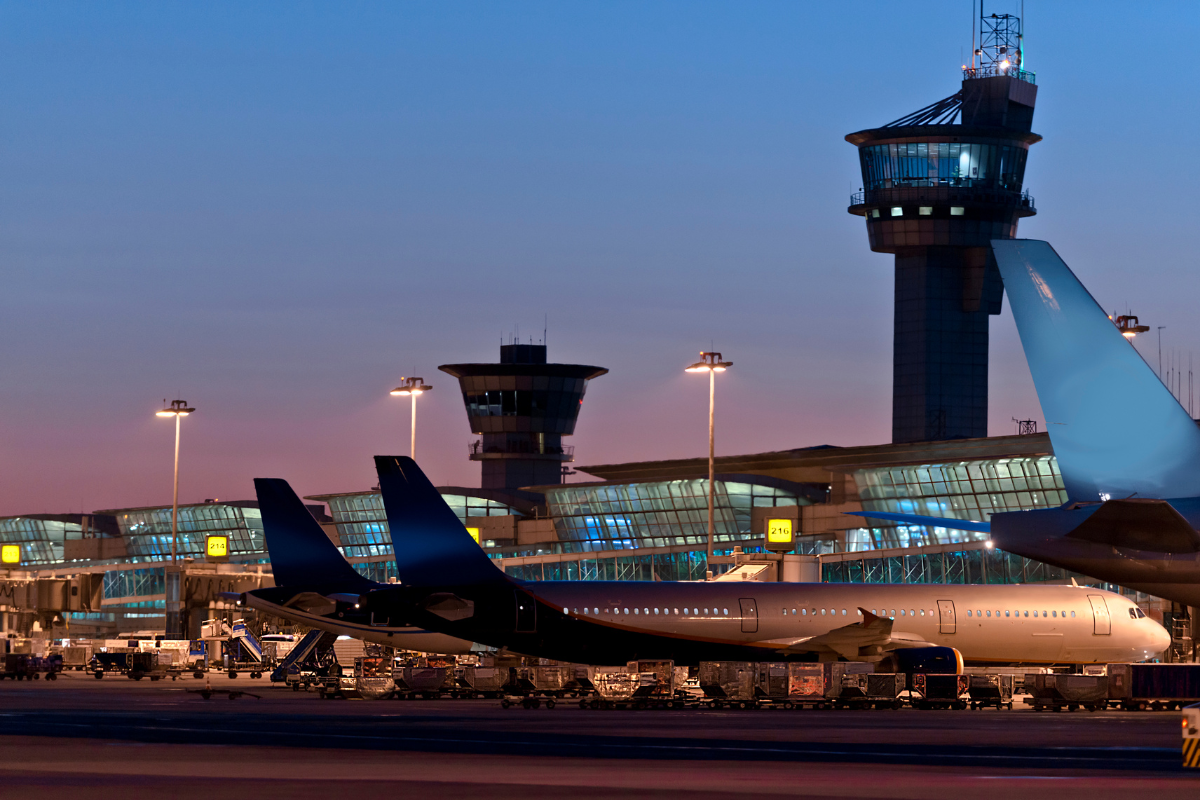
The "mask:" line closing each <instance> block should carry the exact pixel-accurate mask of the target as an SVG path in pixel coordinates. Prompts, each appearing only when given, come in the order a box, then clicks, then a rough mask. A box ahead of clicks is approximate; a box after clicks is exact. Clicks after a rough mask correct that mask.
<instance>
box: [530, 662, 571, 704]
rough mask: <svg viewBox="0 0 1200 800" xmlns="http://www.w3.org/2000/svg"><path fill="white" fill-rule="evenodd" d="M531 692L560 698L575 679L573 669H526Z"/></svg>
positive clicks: (543, 667) (538, 667)
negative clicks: (531, 686)
mask: <svg viewBox="0 0 1200 800" xmlns="http://www.w3.org/2000/svg"><path fill="white" fill-rule="evenodd" d="M526 669H527V670H528V675H529V682H530V683H532V684H533V691H534V692H536V693H538V694H547V695H554V696H556V697H557V696H561V695H563V694H566V693H567V691H568V690H569V688H570V685H571V683H572V681H574V679H575V668H574V667H571V666H537V667H526Z"/></svg>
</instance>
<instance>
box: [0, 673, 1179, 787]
mask: <svg viewBox="0 0 1200 800" xmlns="http://www.w3.org/2000/svg"><path fill="white" fill-rule="evenodd" d="M210 685H211V687H212V688H213V689H217V690H229V689H234V690H238V691H242V692H246V693H247V694H243V695H242V696H240V697H238V698H237V699H234V700H232V701H231V700H230V699H228V694H227V692H226V693H223V694H217V695H215V696H213V697H212V699H209V700H205V699H203V698H202V697H201V695H199V694H197V693H196V692H195V690H197V689H199V688H201V687H203V686H204V681H202V680H196V679H193V678H191V677H187V678H182V679H180V680H178V681H171V680H163V681H158V682H150V681H148V680H142V681H136V682H135V681H131V680H129V679H127V678H125V677H120V676H109V677H106V678H105V679H104V680H102V681H97V680H95V679H93V678H92V677H91V676H89V675H86V674H83V673H64V674H63V675H62V676H61V677H60V679H59V680H57V681H53V682H46V681H33V682H15V681H11V680H10V681H2V682H0V797H3V796H6V795H9V794H12V795H13V796H16V795H18V794H20V795H27V794H28V793H29V792H30V791H31V790H34V789H42V790H44V789H47V788H49V789H56V788H61V789H71V788H75V787H80V788H83V787H86V788H87V791H88V796H89V800H92V798H109V797H112V798H117V797H121V798H129V797H131V796H132V797H139V796H149V795H151V794H159V793H170V795H171V796H173V797H177V798H184V799H186V798H191V797H196V798H201V797H204V798H206V800H211V798H212V797H213V796H214V793H218V796H224V794H225V793H227V792H233V791H238V792H242V791H251V792H252V793H253V794H254V795H257V796H259V797H264V798H273V797H277V796H278V797H288V798H307V797H327V796H328V795H329V793H330V792H339V790H344V789H345V788H346V786H347V784H352V785H353V787H354V791H355V792H373V791H379V792H389V793H394V792H396V790H397V789H400V790H403V791H406V792H439V793H445V792H453V793H454V795H455V796H467V797H473V796H483V795H486V796H487V797H489V798H508V797H513V798H517V797H520V798H527V799H529V798H543V797H546V798H549V797H555V798H558V797H562V796H563V795H564V794H567V793H569V794H570V795H572V796H573V797H575V798H579V800H583V799H585V798H587V799H589V800H590V798H599V797H645V798H658V797H678V796H680V795H681V794H684V793H686V794H688V795H695V796H697V797H699V798H724V797H745V796H755V795H787V796H793V797H810V798H825V797H829V798H833V797H847V798H853V797H864V798H866V797H870V798H880V797H897V798H928V797H930V796H931V795H933V796H937V795H938V794H940V793H941V792H947V793H952V794H953V795H961V794H963V793H969V794H970V796H971V797H972V798H973V800H974V798H979V800H988V799H990V798H993V797H994V798H1010V797H1013V796H1015V795H1017V794H1018V793H1019V794H1020V795H1022V796H1023V797H1026V798H1039V797H1053V798H1055V800H1068V798H1075V797H1079V798H1088V800H1099V799H1100V798H1106V797H1126V796H1128V795H1129V794H1130V793H1131V792H1145V791H1163V792H1177V793H1183V794H1182V796H1200V774H1194V775H1193V774H1191V773H1190V772H1185V771H1184V770H1183V769H1182V768H1181V766H1180V722H1179V720H1180V715H1179V714H1178V712H1124V711H1103V712H1085V711H1080V712H1075V713H1071V712H1062V713H1051V712H1042V713H1035V712H1033V711H1031V710H1028V709H1022V708H1021V707H1020V706H1018V707H1017V709H1015V710H1013V711H996V710H980V711H969V710H967V711H920V710H913V709H901V710H898V711H891V710H888V711H848V710H846V711H838V710H830V711H815V710H806V711H784V710H765V709H764V710H756V711H755V710H746V711H736V710H709V709H683V710H643V711H633V710H630V711H601V710H583V709H580V708H579V707H578V705H577V704H575V703H571V702H569V701H564V702H562V703H560V704H559V705H558V706H557V707H556V708H554V709H553V710H547V709H545V708H541V709H537V710H530V709H522V708H520V707H519V706H517V707H513V708H510V709H502V708H501V707H500V704H499V702H498V701H496V700H424V701H423V700H376V701H366V700H346V701H340V700H339V701H330V700H321V699H319V698H318V696H317V695H316V694H315V693H305V692H292V691H290V690H288V689H286V688H284V687H282V686H278V685H272V684H270V682H269V681H267V680H266V679H259V680H251V679H248V678H238V679H236V680H230V679H229V678H227V677H225V676H224V675H214V676H213V677H211V678H210ZM188 690H192V691H188ZM253 695H258V697H255V696H253ZM1197 772H1198V773H1200V771H1197Z"/></svg>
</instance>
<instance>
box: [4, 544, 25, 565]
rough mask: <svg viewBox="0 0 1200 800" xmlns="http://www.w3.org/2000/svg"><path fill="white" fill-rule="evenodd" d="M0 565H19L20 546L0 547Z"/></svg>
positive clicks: (8, 545)
mask: <svg viewBox="0 0 1200 800" xmlns="http://www.w3.org/2000/svg"><path fill="white" fill-rule="evenodd" d="M0 563H2V564H20V563H21V545H19V544H6V545H4V546H2V547H0Z"/></svg>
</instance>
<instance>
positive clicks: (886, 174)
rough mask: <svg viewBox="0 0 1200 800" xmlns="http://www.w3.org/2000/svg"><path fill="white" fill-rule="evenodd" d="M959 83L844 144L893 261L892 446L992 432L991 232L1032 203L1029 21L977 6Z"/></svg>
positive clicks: (1012, 231)
mask: <svg viewBox="0 0 1200 800" xmlns="http://www.w3.org/2000/svg"><path fill="white" fill-rule="evenodd" d="M978 33H979V40H978V43H977V44H976V46H975V47H973V48H972V50H973V53H974V55H973V57H972V60H971V66H969V67H968V66H964V67H963V76H962V88H961V89H959V91H958V92H956V93H955V94H953V95H951V96H950V97H947V98H945V99H944V100H939V101H938V102H936V103H934V104H932V105H929V106H926V107H925V108H922V109H920V110H919V111H915V112H913V113H912V114H909V115H908V116H905V117H901V118H900V119H898V120H896V121H895V122H889V123H888V124H887V125H884V126H882V127H879V128H870V129H868V130H863V131H858V132H857V133H852V134H850V135H849V136H847V137H846V141H848V142H850V143H851V144H853V145H854V146H855V147H857V148H858V155H859V161H860V163H861V165H862V179H863V187H862V190H861V191H860V192H859V193H858V194H855V195H853V196H852V197H851V200H850V208H849V209H848V210H849V212H850V213H851V214H857V215H858V216H860V217H863V218H865V220H866V223H867V238H868V240H869V241H870V244H871V249H872V250H874V251H875V252H877V253H892V254H894V255H895V259H896V261H895V264H896V295H895V320H894V326H895V332H894V339H893V353H892V441H893V442H920V441H930V440H938V439H959V438H969V437H979V436H987V411H988V404H987V393H988V316H989V315H991V314H999V313H1000V308H1001V302H1002V301H1003V297H1004V286H1003V283H1002V282H1001V279H1000V272H999V270H998V269H997V267H996V262H995V258H994V257H993V256H992V250H991V245H990V244H989V242H990V241H991V240H992V239H1012V238H1015V237H1016V235H1017V221H1018V220H1020V219H1021V218H1022V217H1029V216H1033V215H1034V214H1035V213H1037V212H1036V209H1035V208H1034V204H1033V198H1032V197H1030V196H1029V193H1028V192H1027V191H1024V190H1023V182H1024V179H1025V158H1026V156H1027V155H1028V153H1029V146H1030V145H1032V144H1034V143H1035V142H1038V141H1041V138H1042V137H1040V136H1038V135H1037V134H1036V133H1032V132H1031V128H1032V125H1033V107H1034V103H1035V102H1036V100H1037V84H1036V76H1035V75H1034V73H1032V72H1028V71H1026V70H1025V69H1024V67H1023V63H1022V62H1023V52H1022V29H1021V20H1020V18H1019V17H1016V16H1014V15H1011V14H990V15H987V16H984V15H983V14H981V15H980V24H979V32H978Z"/></svg>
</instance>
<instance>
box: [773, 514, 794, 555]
mask: <svg viewBox="0 0 1200 800" xmlns="http://www.w3.org/2000/svg"><path fill="white" fill-rule="evenodd" d="M795 546H796V540H795V521H794V520H790V519H769V520H767V549H768V550H782V551H787V550H791V549H792V548H793V547H795Z"/></svg>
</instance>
